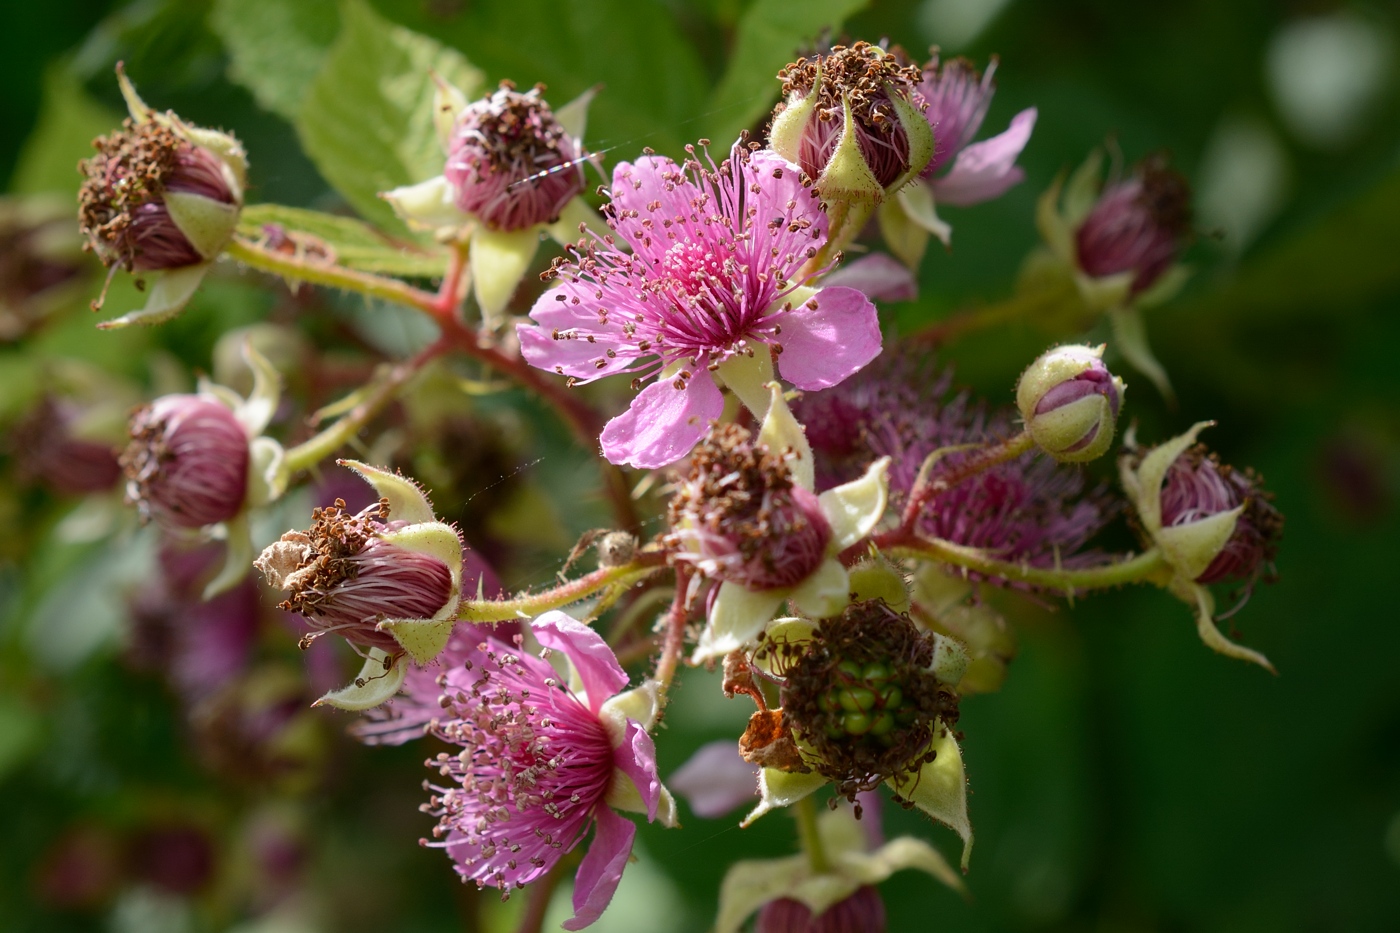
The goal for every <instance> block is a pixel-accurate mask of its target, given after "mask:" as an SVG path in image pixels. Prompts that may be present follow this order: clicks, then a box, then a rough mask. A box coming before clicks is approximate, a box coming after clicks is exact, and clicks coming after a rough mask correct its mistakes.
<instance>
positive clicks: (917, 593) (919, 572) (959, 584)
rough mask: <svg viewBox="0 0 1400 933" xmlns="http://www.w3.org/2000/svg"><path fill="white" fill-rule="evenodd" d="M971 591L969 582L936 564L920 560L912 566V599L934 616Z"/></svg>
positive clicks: (951, 606)
mask: <svg viewBox="0 0 1400 933" xmlns="http://www.w3.org/2000/svg"><path fill="white" fill-rule="evenodd" d="M971 592H972V584H971V583H969V582H968V581H967V580H966V579H965V578H963V577H961V576H954V575H953V574H952V573H949V572H946V571H945V570H944V569H943V568H942V567H941V566H940V565H938V564H932V563H923V562H920V563H919V564H917V565H916V566H915V568H914V601H915V602H917V603H918V604H919V605H921V606H923V607H924V608H925V609H927V610H928V611H929V612H931V613H933V614H934V615H935V616H939V615H942V614H943V613H945V612H947V611H948V610H949V609H952V608H953V607H954V606H956V605H957V604H958V603H961V602H962V601H963V600H964V599H966V598H967V596H968V594H969V593H971Z"/></svg>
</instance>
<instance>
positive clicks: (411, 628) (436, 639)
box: [375, 618, 457, 664]
mask: <svg viewBox="0 0 1400 933" xmlns="http://www.w3.org/2000/svg"><path fill="white" fill-rule="evenodd" d="M456 624H457V620H456V619H455V618H452V619H385V620H384V621H383V622H380V623H379V624H378V625H376V626H375V629H377V630H378V631H381V632H388V633H389V634H390V635H392V636H394V641H396V642H398V643H399V645H400V646H402V648H403V650H405V651H407V652H408V656H409V657H411V658H412V659H413V660H414V661H415V662H416V663H418V664H427V663H428V662H429V661H431V660H433V658H436V657H437V656H438V655H439V654H442V649H444V648H446V647H447V640H448V639H449V638H451V637H452V628H453V626H455V625H456Z"/></svg>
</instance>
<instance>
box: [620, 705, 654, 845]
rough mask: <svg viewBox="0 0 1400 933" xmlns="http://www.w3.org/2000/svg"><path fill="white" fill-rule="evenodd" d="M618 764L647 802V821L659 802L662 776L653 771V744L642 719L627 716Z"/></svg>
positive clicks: (652, 816)
mask: <svg viewBox="0 0 1400 933" xmlns="http://www.w3.org/2000/svg"><path fill="white" fill-rule="evenodd" d="M617 768H618V770H619V771H621V772H622V773H623V774H625V775H627V776H628V777H629V778H631V779H632V783H633V784H635V785H637V791H638V793H640V794H641V795H642V803H644V804H646V805H647V822H648V823H650V822H651V821H652V820H654V819H656V807H657V805H658V804H659V803H660V802H661V776H660V775H659V774H657V772H656V744H655V743H654V742H652V740H651V736H650V735H648V734H647V730H646V729H645V728H644V727H643V726H642V724H641V723H639V722H637V720H635V719H629V720H627V733H626V737H625V738H624V739H623V740H622V747H621V748H619V749H618V750H617Z"/></svg>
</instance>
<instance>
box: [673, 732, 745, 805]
mask: <svg viewBox="0 0 1400 933" xmlns="http://www.w3.org/2000/svg"><path fill="white" fill-rule="evenodd" d="M667 783H668V784H670V787H671V790H672V791H673V792H674V793H677V794H680V795H681V796H682V797H684V798H685V800H686V803H688V804H690V809H691V810H692V811H693V812H694V813H695V815H696V816H699V817H703V818H704V819H707V820H709V819H714V818H715V817H718V816H723V815H724V814H726V813H728V812H729V811H730V810H733V809H735V808H736V807H739V806H742V805H743V804H745V803H748V802H750V801H752V800H753V798H754V797H756V796H757V795H758V767H757V766H756V765H751V764H749V763H748V762H747V761H745V760H744V759H742V758H740V757H739V745H738V743H737V742H735V741H734V740H733V739H719V740H717V741H714V742H709V743H707V744H705V745H702V746H700V748H699V749H698V750H697V751H696V752H695V754H694V755H691V756H690V760H689V761H687V762H686V763H685V764H683V765H681V766H680V769H679V770H677V771H676V773H675V774H672V775H671V780H670V781H669V782H667Z"/></svg>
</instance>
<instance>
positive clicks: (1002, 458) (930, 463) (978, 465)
mask: <svg viewBox="0 0 1400 933" xmlns="http://www.w3.org/2000/svg"><path fill="white" fill-rule="evenodd" d="M1034 446H1035V441H1033V440H1031V436H1030V434H1028V433H1027V432H1025V431H1022V432H1021V433H1019V434H1016V435H1015V436H1013V437H1008V438H1007V439H1006V440H1004V441H998V442H997V443H995V444H988V445H986V446H985V447H983V448H982V449H981V450H979V451H977V452H976V453H974V454H972V455H971V456H969V457H968V458H967V459H965V460H963V461H962V462H961V463H959V464H958V465H957V466H956V467H954V468H953V469H951V470H949V471H948V472H947V473H945V474H943V475H941V476H939V477H938V478H937V479H932V474H933V468H934V466H935V465H936V464H937V463H938V460H939V458H940V455H942V454H945V453H951V452H952V450H946V449H945V450H935V451H934V452H933V453H931V454H929V455H928V457H926V458H925V459H924V462H923V465H922V466H920V468H919V475H918V478H917V479H915V480H914V488H913V489H912V490H910V492H909V501H908V502H907V503H906V504H905V506H904V514H903V515H902V516H901V517H900V529H901V530H902V531H905V532H912V531H913V529H914V523H915V522H916V521H918V518H919V511H920V510H921V509H922V508H923V507H924V505H925V504H926V503H927V502H928V500H929V499H931V498H933V497H934V496H936V495H938V494H939V493H941V492H946V491H947V490H949V489H952V488H953V487H954V486H956V485H957V484H958V483H961V482H963V481H964V480H967V479H971V478H972V477H973V476H976V475H977V474H978V473H981V472H982V471H983V470H988V469H991V468H992V467H994V466H996V465H997V464H998V463H1005V462H1006V461H1008V460H1015V459H1016V458H1017V457H1019V456H1021V454H1023V453H1025V452H1026V451H1028V450H1030V449H1031V448H1032V447H1034Z"/></svg>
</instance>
